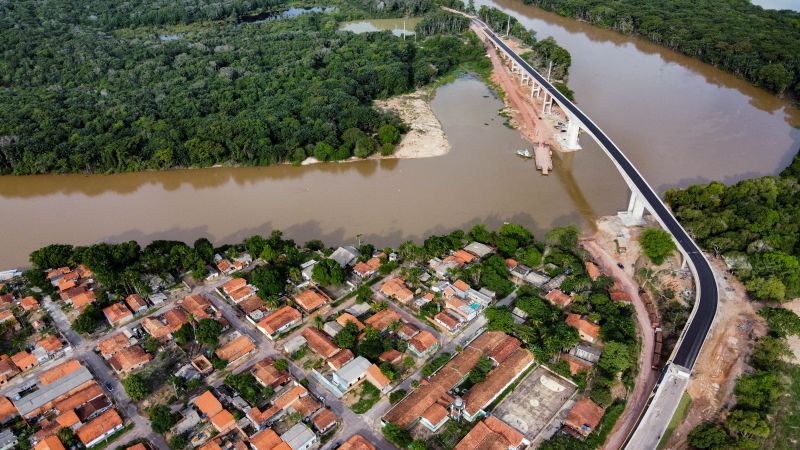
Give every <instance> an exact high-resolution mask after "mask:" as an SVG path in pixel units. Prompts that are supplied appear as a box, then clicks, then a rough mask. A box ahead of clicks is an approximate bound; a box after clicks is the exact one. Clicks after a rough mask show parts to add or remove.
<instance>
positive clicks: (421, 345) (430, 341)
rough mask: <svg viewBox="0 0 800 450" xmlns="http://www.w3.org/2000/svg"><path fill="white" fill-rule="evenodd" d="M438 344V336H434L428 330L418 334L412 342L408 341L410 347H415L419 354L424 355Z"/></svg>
mask: <svg viewBox="0 0 800 450" xmlns="http://www.w3.org/2000/svg"><path fill="white" fill-rule="evenodd" d="M437 342H438V340H437V339H436V336H434V335H433V333H431V332H430V331H427V330H422V331H420V332H419V333H417V335H416V336H414V337H413V338H411V340H410V341H408V345H410V346H412V347H414V349H415V350H416V351H417V352H418V353H424V352H425V351H427V350H428V349H429V348H431V347H433V346H434V345H436V343H437Z"/></svg>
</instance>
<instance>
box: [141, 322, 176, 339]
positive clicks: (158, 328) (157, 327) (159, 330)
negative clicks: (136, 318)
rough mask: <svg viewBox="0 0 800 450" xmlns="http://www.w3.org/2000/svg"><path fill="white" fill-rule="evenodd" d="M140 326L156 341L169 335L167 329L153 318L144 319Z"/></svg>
mask: <svg viewBox="0 0 800 450" xmlns="http://www.w3.org/2000/svg"><path fill="white" fill-rule="evenodd" d="M141 325H142V328H144V329H145V331H147V332H148V333H149V334H150V335H151V336H153V337H154V338H156V339H162V338H164V337H165V336H167V335H168V334H169V333H170V331H169V327H167V326H166V325H164V324H163V323H161V321H160V320H158V319H156V318H155V317H145V318H144V319H142V322H141Z"/></svg>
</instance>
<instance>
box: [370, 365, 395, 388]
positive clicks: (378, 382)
mask: <svg viewBox="0 0 800 450" xmlns="http://www.w3.org/2000/svg"><path fill="white" fill-rule="evenodd" d="M367 380H369V382H370V383H372V384H374V385H375V386H376V387H377V388H378V389H380V390H383V389H384V388H385V387H386V386H389V384H390V383H391V381H390V380H389V379H388V378H386V375H384V374H383V372H381V369H380V368H379V367H378V366H376V365H375V364H373V365H371V366H369V368H368V369H367Z"/></svg>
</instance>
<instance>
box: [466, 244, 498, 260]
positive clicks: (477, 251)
mask: <svg viewBox="0 0 800 450" xmlns="http://www.w3.org/2000/svg"><path fill="white" fill-rule="evenodd" d="M464 250H466V251H468V252H470V253H472V254H473V255H475V256H477V257H478V258H483V257H484V256H486V255H491V254H492V253H494V249H493V248H492V247H489V246H488V245H486V244H482V243H480V242H477V241H475V242H470V243H469V244H468V245H467V246H465V247H464Z"/></svg>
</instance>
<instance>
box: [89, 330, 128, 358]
mask: <svg viewBox="0 0 800 450" xmlns="http://www.w3.org/2000/svg"><path fill="white" fill-rule="evenodd" d="M130 345H131V343H130V340H129V339H128V337H127V336H125V335H124V334H122V333H116V334H112V335H111V336H109V337H107V338H105V339H103V340H101V341H100V342H98V343H97V348H98V349H99V350H100V354H101V355H102V356H103V358H105V359H109V358H111V357H112V356H114V354H115V353H117V352H118V351H120V350H122V349H124V348H128V347H129V346H130Z"/></svg>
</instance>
